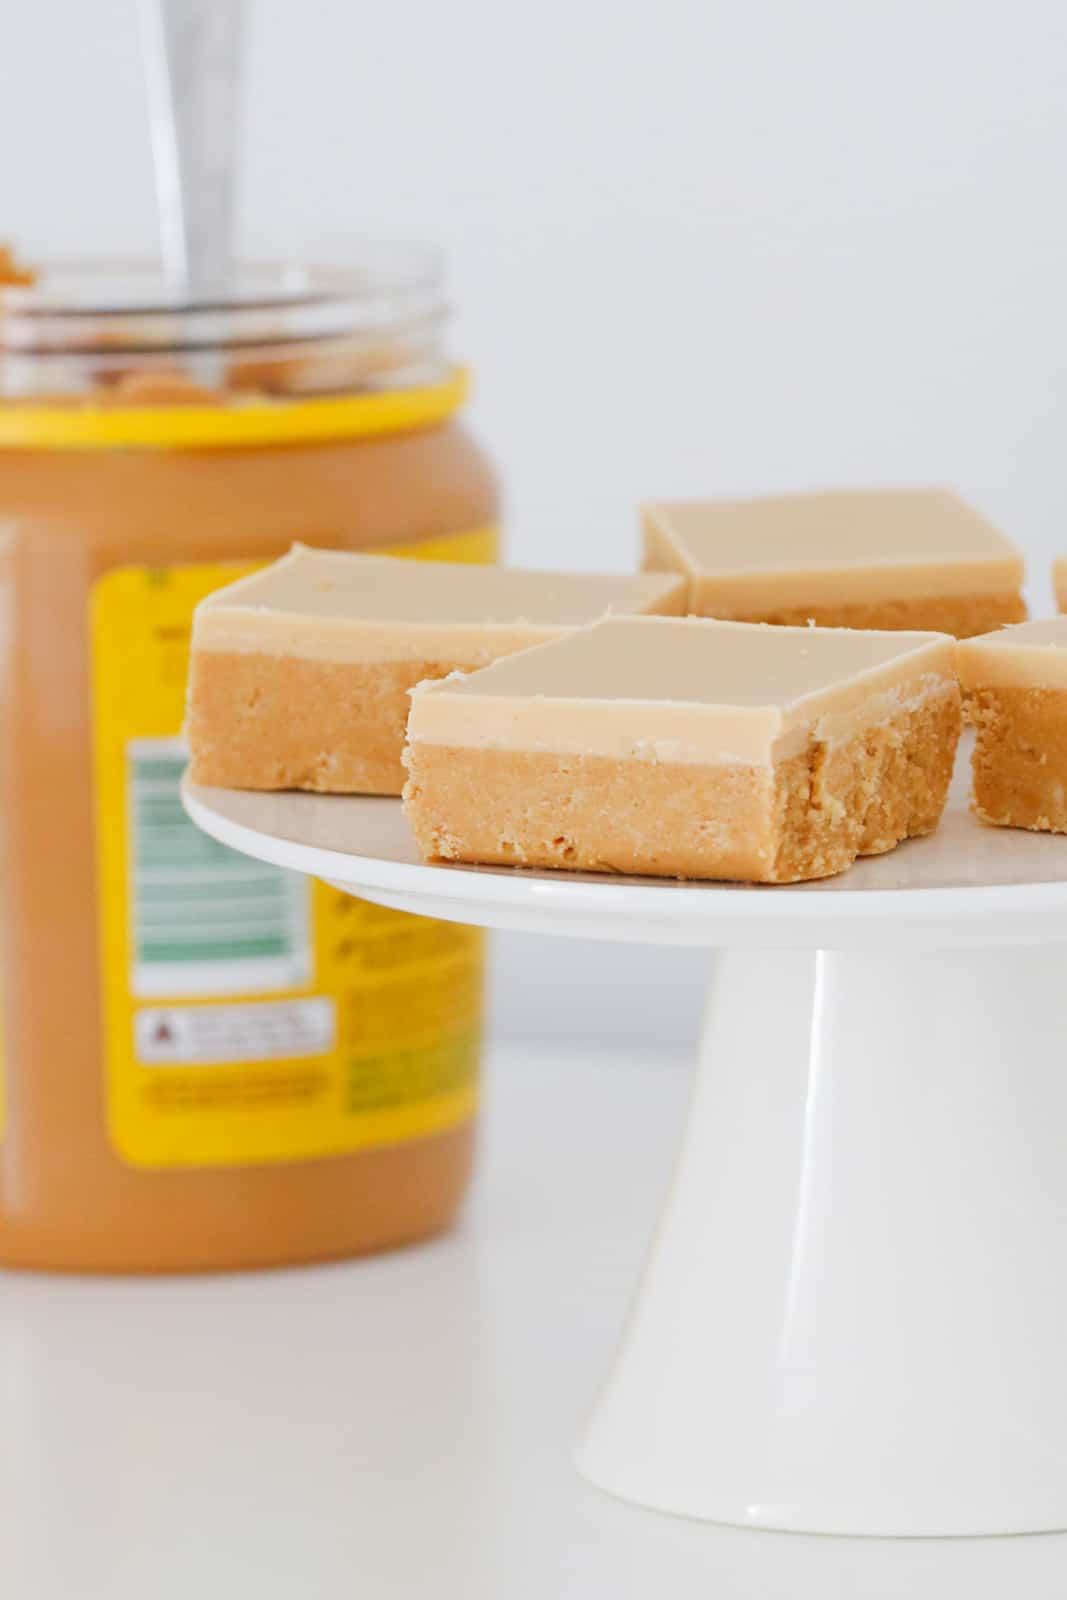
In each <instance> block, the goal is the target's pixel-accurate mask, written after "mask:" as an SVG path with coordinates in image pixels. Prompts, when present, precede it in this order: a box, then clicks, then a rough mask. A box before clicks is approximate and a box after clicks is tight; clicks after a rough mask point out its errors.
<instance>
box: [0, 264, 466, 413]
mask: <svg viewBox="0 0 1067 1600" xmlns="http://www.w3.org/2000/svg"><path fill="white" fill-rule="evenodd" d="M443 282H444V276H443V270H442V264H441V259H440V257H439V255H438V254H437V253H436V252H435V251H433V250H432V249H430V248H428V247H426V246H422V245H415V244H407V243H403V242H379V243H371V242H368V243H365V244H364V245H362V246H361V247H360V250H359V251H358V252H357V253H355V254H354V255H353V258H352V259H351V260H350V261H348V262H345V263H343V264H324V265H323V264H314V263H308V262H297V261H284V260H282V261H250V262H245V263H244V264H242V265H239V266H238V267H236V268H235V270H234V291H233V293H232V294H231V295H229V296H226V297H224V298H221V299H217V300H213V301H205V302H196V301H189V300H183V299H181V298H180V297H175V296H174V295H172V294H169V293H168V291H167V287H166V282H165V279H164V276H163V272H162V269H161V267H160V265H159V264H158V263H157V262H156V261H154V260H152V259H150V258H143V259H138V258H128V259H125V260H124V259H110V260H109V259H103V258H97V259H94V258H85V259H82V260H68V261H59V262H54V263H50V264H46V266H45V267H44V268H43V269H42V271H41V272H40V273H39V274H38V275H37V277H36V279H35V281H34V282H32V283H30V284H23V283H12V284H7V285H2V286H0V399H2V400H7V401H27V400H28V401H30V402H33V401H44V400H46V399H47V398H49V397H51V398H54V399H68V400H69V399H71V398H81V397H86V398H93V397H97V396H99V397H101V398H106V399H108V400H115V401H118V402H119V403H122V402H123V401H128V403H130V404H131V405H132V404H134V403H137V404H145V403H148V404H150V403H152V401H151V393H153V392H155V391H158V389H159V384H158V382H157V383H156V384H155V385H154V386H153V385H152V384H151V383H150V384H148V386H147V390H146V385H145V380H146V378H156V379H159V378H160V376H161V375H163V374H166V375H167V376H168V377H169V379H170V380H171V388H172V389H174V388H175V387H176V386H177V385H179V384H181V383H184V384H185V385H186V387H187V388H189V389H190V391H191V392H190V393H189V394H188V395H187V397H186V398H187V400H188V401H190V402H193V401H195V400H197V399H203V398H205V391H211V397H212V398H213V399H214V400H215V401H216V403H218V402H221V401H224V400H226V399H228V398H231V397H233V396H234V395H240V396H242V397H247V396H248V395H249V394H250V393H256V394H265V395H275V396H285V397H289V398H293V397H295V396H298V395H299V396H310V395H314V394H344V393H349V394H351V393H357V392H368V391H374V390H377V389H380V388H404V387H418V386H420V385H426V384H430V385H433V384H437V383H438V382H440V381H441V380H442V379H443V378H444V377H445V376H446V375H447V372H448V366H447V363H446V362H445V359H444V355H443V349H442V330H443V327H444V323H445V320H446V316H447V307H446V304H445V300H444V294H443ZM172 398H179V397H178V396H172Z"/></svg>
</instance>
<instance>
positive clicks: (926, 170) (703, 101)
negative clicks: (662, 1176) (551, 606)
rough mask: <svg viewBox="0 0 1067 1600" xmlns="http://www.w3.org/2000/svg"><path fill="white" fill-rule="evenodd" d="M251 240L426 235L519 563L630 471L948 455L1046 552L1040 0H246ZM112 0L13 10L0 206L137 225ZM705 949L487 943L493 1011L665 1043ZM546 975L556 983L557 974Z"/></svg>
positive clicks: (880, 468) (138, 169)
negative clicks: (448, 276) (1008, 0)
mask: <svg viewBox="0 0 1067 1600" xmlns="http://www.w3.org/2000/svg"><path fill="white" fill-rule="evenodd" d="M248 11H249V36H248V46H249V59H248V73H247V86H246V96H245V105H244V130H245V132H244V150H243V167H242V177H243V192H242V227H241V238H242V244H243V247H244V249H245V250H246V251H247V252H249V253H253V254H283V253H287V252H288V253H301V252H302V253H305V254H311V255H314V254H319V255H323V256H339V257H343V256H344V254H345V252H346V250H347V249H351V248H352V245H353V243H354V241H355V240H356V239H358V237H359V236H360V235H361V234H366V233H381V232H401V233H406V234H414V235H417V236H424V237H427V238H430V239H434V240H437V241H439V242H440V243H441V244H442V245H443V246H444V247H445V249H446V251H447V253H448V256H449V259H450V263H451V269H452V284H453V287H454V291H455V296H456V300H457V304H458V306H459V307H460V314H459V317H458V326H457V328H456V334H455V348H456V350H457V353H461V354H462V355H463V356H464V357H466V358H467V359H469V360H470V361H471V362H472V364H473V365H474V367H475V370H476V373H477V377H478V393H477V399H476V403H475V408H474V409H475V420H476V423H477V426H478V428H479V430H480V432H481V434H482V436H483V438H484V440H485V442H486V443H487V444H488V446H489V447H490V449H491V451H492V453H493V455H494V457H495V459H496V461H497V462H498V464H499V466H500V468H501V471H502V475H503V478H504V482H505V486H506V490H507V496H508V505H509V518H508V524H509V531H510V551H511V555H512V558H513V559H515V560H519V561H522V562H525V563H527V564H566V565H579V566H587V567H595V566H602V567H606V568H612V567H614V568H625V567H626V566H627V565H628V564H630V563H631V561H632V559H633V554H634V535H635V506H636V503H637V502H638V501H639V500H640V499H641V498H642V497H644V496H650V495H681V494H687V493H694V494H695V493H705V492H707V493H719V492H722V493H734V492H740V493H744V492H759V491H762V490H770V489H776V488H778V489H782V488H793V487H803V486H819V485H824V484H870V483H892V482H901V483H906V482H932V481H940V482H945V483H949V484H953V485H955V486H956V487H957V488H959V489H960V490H961V491H962V492H963V493H964V494H966V495H967V496H969V497H970V498H972V499H973V500H975V501H976V502H977V503H978V504H979V505H980V506H982V508H983V509H984V510H985V511H986V512H987V513H989V514H990V515H991V516H992V517H993V518H994V519H995V520H997V521H998V522H999V523H1000V524H1001V525H1002V526H1003V527H1004V528H1005V529H1006V530H1007V531H1009V532H1010V533H1011V534H1013V535H1014V536H1015V537H1016V538H1017V539H1019V540H1020V541H1021V542H1022V543H1023V544H1024V546H1025V547H1026V549H1027V552H1028V555H1029V556H1030V558H1031V567H1032V574H1033V584H1032V588H1033V594H1034V598H1035V600H1036V601H1037V602H1038V603H1039V604H1043V605H1044V604H1047V600H1048V583H1047V566H1048V560H1049V557H1050V555H1051V554H1052V553H1053V552H1055V551H1056V550H1058V549H1065V550H1067V528H1065V527H1064V521H1065V518H1064V509H1065V500H1067V473H1065V469H1064V443H1063V441H1064V431H1065V423H1067V363H1065V359H1064V324H1063V317H1062V305H1063V299H1064V294H1065V289H1067V196H1065V190H1064V177H1065V170H1064V169H1065V164H1064V154H1065V150H1067V93H1065V85H1067V9H1065V8H1063V7H1062V6H1060V5H1058V4H1056V3H1055V0H1013V3H1012V4H1010V5H1008V4H995V3H993V0H875V3H870V0H805V3H803V4H800V3H797V0H749V3H747V4H740V3H737V0H656V3H655V4H650V3H647V0H646V3H645V4H642V5H636V4H632V3H629V0H539V3H538V4H537V5H536V6H523V7H518V6H515V5H509V4H508V3H507V0H442V3H431V0H422V3H406V4H405V3H402V0H390V3H381V0H375V3H371V0H364V3H357V0H336V3H329V0H299V3H298V0H248ZM136 20H137V19H136V12H135V6H134V0H93V3H92V4H84V3H81V4H78V3H76V0H34V4H32V5H24V4H22V5H19V4H15V3H14V0H6V3H5V7H4V21H5V27H4V47H3V52H2V59H0V150H2V151H3V156H2V159H0V174H2V186H0V232H3V233H8V234H10V235H11V237H12V238H13V239H15V240H16V241H17V242H18V243H19V245H20V246H21V247H22V248H23V249H24V250H25V252H26V253H27V254H29V255H30V256H31V257H32V256H34V255H43V254H49V253H56V252H65V251H81V252H86V251H88V252H92V253H106V252H114V251H126V250H132V251H145V250H150V249H153V248H154V246H155V232H154V213H153V191H152V177H151V167H150V159H149V148H148V140H147V130H146V117H145V105H144V99H143V89H142V83H141V76H140V67H139V58H138V34H137V26H136ZM701 964H702V958H701V957H700V956H699V955H696V954H687V953H685V954H683V953H681V952H671V951H661V952H658V953H654V954H653V953H651V952H648V953H646V952H642V951H639V950H632V951H624V950H620V949H611V950H603V951H601V950H597V949H595V948H593V947H582V949H581V950H579V949H577V948H575V947H571V946H567V945H565V944H562V943H560V944H557V945H553V946H549V945H545V944H541V943H538V942H535V941H533V940H521V941H520V940H517V939H515V940H511V941H501V942H500V955H499V963H498V995H499V1007H498V1017H499V1019H500V1023H501V1026H502V1027H503V1029H504V1030H505V1031H507V1032H512V1031H518V1032H532V1033H537V1034H540V1035H541V1036H542V1037H543V1038H544V1037H547V1038H549V1039H553V1038H561V1037H562V1036H563V1034H564V1033H569V1034H572V1035H573V1034H575V1033H577V1034H578V1035H579V1036H586V1037H588V1036H591V1035H593V1034H596V1035H597V1036H600V1037H606V1036H607V1033H608V1030H609V1029H613V1030H614V1031H615V1033H616V1034H617V1035H618V1036H621V1035H623V1034H625V1035H626V1036H627V1037H628V1039H629V1040H630V1041H631V1042H632V1043H640V1042H642V1041H644V1042H650V1043H651V1042H653V1041H654V1042H656V1043H657V1044H658V1045H659V1046H660V1047H663V1046H664V1045H669V1044H680V1043H682V1042H683V1041H685V1040H687V1039H688V1037H689V1036H690V1034H691V1032H692V1030H693V1028H694V1027H695V1015H696V1007H697V1005H698V989H699V973H700V967H701ZM546 996H547V999H546Z"/></svg>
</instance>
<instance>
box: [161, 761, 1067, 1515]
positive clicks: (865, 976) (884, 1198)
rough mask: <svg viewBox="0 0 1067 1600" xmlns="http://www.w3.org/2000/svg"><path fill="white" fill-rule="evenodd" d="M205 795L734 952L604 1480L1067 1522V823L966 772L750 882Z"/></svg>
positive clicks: (413, 891)
mask: <svg viewBox="0 0 1067 1600" xmlns="http://www.w3.org/2000/svg"><path fill="white" fill-rule="evenodd" d="M963 765H964V763H961V767H962V766H963ZM964 776H965V774H963V773H962V772H961V774H960V783H961V784H962V780H963V777H964ZM185 804H186V807H187V809H188V811H189V814H190V815H191V816H192V818H193V819H194V821H196V822H197V823H199V825H200V826H201V827H202V828H204V829H205V830H206V831H207V832H208V833H209V834H211V835H213V836H214V837H215V838H216V839H219V840H221V841H222V842H223V843H225V844H228V845H232V846H233V847H234V848H236V849H238V850H241V851H243V852H245V853H246V854H248V855H252V856H255V857H257V858H259V859H261V860H264V861H269V862H273V863H275V864H276V865H279V866H283V867H290V868H295V869H296V870H298V871H301V872H306V873H311V874H314V875H315V876H317V877H320V878H323V879H325V880H326V881H328V882H329V883H331V884H333V885H335V886H337V887H338V888H341V889H343V890H346V891H348V892H351V893H352V894H356V895H359V896H361V897H363V898H364V899H368V900H372V901H375V902H378V903H379V904H382V905H387V906H392V907H394V908H396V909H399V910H402V911H413V912H418V913H420V914H421V915H424V916H432V917H439V918H444V919H446V920H450V921H455V922H466V923H477V924H480V925H484V926H487V927H496V928H511V929H522V930H531V931H538V932H544V933H558V934H572V935H581V936H586V937H589V936H593V937H600V938H605V939H614V940H633V941H648V942H653V943H661V944H676V945H683V944H685V945H694V944H695V945H707V946H709V947H716V948H718V949H720V950H721V951H722V952H723V954H722V955H721V956H720V957H719V958H718V959H717V961H716V962H715V964H714V967H713V973H712V982H711V993H710V998H709V1003H708V1011H707V1021H706V1025H705V1029H704V1035H703V1042H702V1046H701V1051H700V1063H699V1071H698V1074H697V1079H696V1084H695V1089H694V1096H693V1103H692V1108H691V1113H690V1118H689V1123H688V1126H687V1129H686V1132H685V1136H684V1139H683V1143H682V1149H681V1152H680V1155H679V1158H678V1162H677V1166H676V1170H675V1174H674V1179H673V1182H672V1185H671V1188H670V1191H669V1193H668V1196H667V1199H666V1201H665V1204H664V1208H663V1214H662V1216H661V1219H660V1223H659V1227H658V1229H657V1232H656V1236H655V1239H654V1242H653V1245H652V1248H651V1250H650V1254H649V1259H648V1262H647V1264H646V1267H645V1271H644V1274H643V1279H642V1283H641V1286H640V1290H639V1293H638V1294H637V1296H636V1298H635V1302H634V1305H633V1308H632V1311H631V1313H630V1317H629V1320H628V1323H627V1326H626V1329H625V1332H624V1335H623V1338H622V1340H621V1343H620V1347H619V1350H618V1352H617V1355H616V1358H615V1362H614V1365H613V1369H612V1371H611V1374H610V1376H609V1378H608V1380H607V1382H606V1384H605V1386H604V1388H603V1391H602V1393H601V1395H600V1398H599V1400H598V1402H597V1404H596V1406H595V1408H594V1410H593V1413H592V1417H591V1419H590V1420H589V1422H588V1424H587V1426H586V1428H585V1431H584V1435H583V1438H582V1441H581V1444H580V1447H579V1464H580V1467H581V1470H582V1471H583V1472H584V1473H585V1475H586V1476H587V1477H588V1478H590V1479H591V1480H592V1481H593V1482H594V1483H596V1484H598V1485H600V1486H601V1487H602V1488H604V1489H607V1490H610V1491H612V1492H613V1493H615V1494H618V1495H620V1496H622V1497H624V1498H625V1499H628V1500H632V1501H637V1502H639V1503H640V1504H642V1505H646V1506H652V1507H656V1508H659V1509H661V1510H664V1511H671V1512H678V1513H683V1514H685V1515H689V1516H693V1517H701V1518H706V1519H710V1520H715V1521H724V1522H734V1523H741V1524H744V1525H747V1526H749V1527H767V1528H787V1529H795V1530H803V1531H808V1532H821V1533H850V1534H856V1533H861V1534H977V1533H982V1534H992V1533H1014V1532H1025V1531H1037V1530H1047V1529H1063V1528H1067V839H1054V838H1049V837H1046V836H1040V835H1030V834H1022V833H1016V832H1011V831H1005V830H994V829H984V828H982V827H980V826H979V825H978V824H977V823H975V822H974V821H973V820H972V819H971V818H970V817H969V816H968V814H967V809H966V798H965V795H964V794H963V792H962V788H961V787H959V786H958V787H957V788H956V789H955V790H954V793H953V797H952V800H951V802H950V806H949V809H948V812H947V814H946V817H945V821H944V823H943V825H942V828H941V830H940V831H939V833H938V834H937V835H936V836H935V837H933V838H931V839H926V840H917V841H914V842H912V843H909V844H906V845H903V846H901V847H900V848H899V849H898V850H896V851H894V852H893V853H892V854H890V855H887V856H883V857H881V858H879V859H876V860H869V861H864V862H861V863H859V864H858V865H857V866H856V867H855V868H854V869H853V870H852V871H851V872H849V873H846V874H844V875H843V876H841V877H839V878H835V879H830V880H827V881H825V882H823V883H818V884H807V885H795V886H791V887H788V888H759V887H749V888H744V887H735V886H715V885H709V884H680V883H664V882H661V881H649V880H640V879H627V878H605V877H591V876H581V875H570V874H562V873H551V872H533V871H517V870H515V869H491V868H481V869H478V868H467V867H455V866H427V865H424V864H422V863H421V862H420V861H419V859H418V857H417V854H416V852H415V850H414V847H413V845H412V843H411V840H410V837H409V835H408V832H407V828H406V826H405V823H404V819H403V816H402V813H401V810H400V805H399V802H398V801H395V800H382V799H364V798H352V799H349V798H342V797H325V796H311V795H292V794H284V795H269V794H245V793H237V792H233V791H223V790H208V789H198V788H196V787H194V786H191V785H187V786H186V789H185ZM648 1002H649V1004H650V1005H655V1003H656V999H655V994H654V992H652V991H650V993H649V996H648Z"/></svg>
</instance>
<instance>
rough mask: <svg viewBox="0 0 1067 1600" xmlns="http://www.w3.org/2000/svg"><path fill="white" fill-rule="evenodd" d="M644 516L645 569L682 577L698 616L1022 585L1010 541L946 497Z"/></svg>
mask: <svg viewBox="0 0 1067 1600" xmlns="http://www.w3.org/2000/svg"><path fill="white" fill-rule="evenodd" d="M642 517H643V525H644V539H645V562H644V564H645V566H646V568H649V569H653V570H668V571H680V572H684V573H686V574H687V575H688V576H689V577H690V579H691V581H692V591H691V602H692V604H693V608H694V609H695V610H702V611H707V610H710V609H719V610H721V611H722V612H724V613H726V612H729V613H732V614H734V615H751V614H754V613H760V612H767V611H771V610H774V609H777V608H782V609H785V608H789V607H794V606H804V605H824V606H826V605H852V604H855V605H860V604H868V603H870V602H877V601H879V600H885V601H890V600H920V599H933V598H937V597H939V596H948V595H990V594H1001V593H1014V592H1016V591H1017V590H1018V589H1019V587H1020V585H1021V583H1022V579H1023V562H1022V557H1021V556H1020V555H1019V553H1018V551H1017V550H1016V549H1015V547H1014V546H1013V545H1012V544H1011V543H1010V541H1009V540H1007V539H1006V538H1005V537H1004V535H1003V534H1002V533H1000V532H999V531H998V530H997V529H996V528H994V527H993V526H992V524H991V523H989V522H987V521H986V519H985V518H984V517H983V516H981V515H980V514H979V512H977V511H975V510H974V509H973V508H972V507H971V506H968V505H967V504H965V502H964V501H962V500H960V499H959V498H958V497H957V496H956V495H954V494H951V493H950V492H949V491H948V490H944V489H886V490H871V491H847V490H840V491H835V492H830V493H826V494H804V495H781V496H775V497H770V498H767V499H760V500H706V501H678V502H657V503H654V504H650V505H647V506H645V507H644V508H643V512H642Z"/></svg>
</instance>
